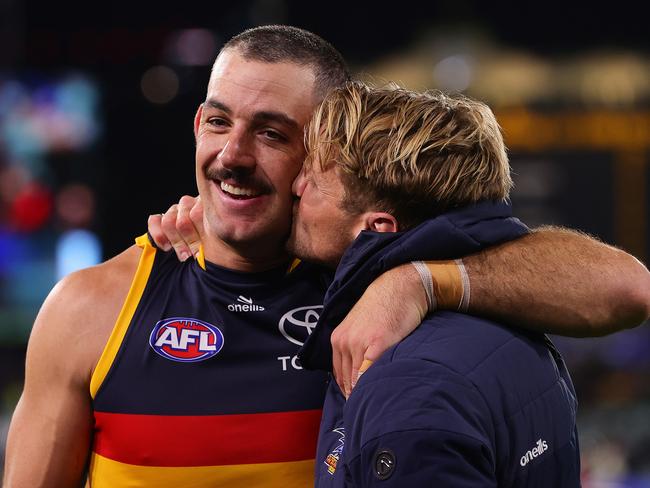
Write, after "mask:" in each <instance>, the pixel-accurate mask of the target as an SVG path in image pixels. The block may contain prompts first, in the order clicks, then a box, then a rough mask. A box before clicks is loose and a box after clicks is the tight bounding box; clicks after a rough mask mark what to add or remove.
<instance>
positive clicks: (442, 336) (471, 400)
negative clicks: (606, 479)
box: [289, 83, 580, 488]
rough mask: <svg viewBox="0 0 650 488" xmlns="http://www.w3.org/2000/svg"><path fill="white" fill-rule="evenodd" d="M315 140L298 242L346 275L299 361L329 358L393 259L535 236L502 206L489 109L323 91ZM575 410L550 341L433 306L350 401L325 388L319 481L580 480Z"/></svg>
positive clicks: (446, 255)
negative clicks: (346, 319)
mask: <svg viewBox="0 0 650 488" xmlns="http://www.w3.org/2000/svg"><path fill="white" fill-rule="evenodd" d="M308 135H309V138H308V149H309V151H310V152H309V154H310V155H309V157H308V158H307V161H306V163H305V170H304V171H303V174H302V175H301V176H300V177H299V178H298V179H297V180H296V183H295V184H294V192H295V194H296V196H297V197H298V198H299V200H298V202H297V205H296V206H297V209H296V210H297V211H296V214H295V218H294V226H293V232H292V234H291V238H290V239H289V242H290V246H291V247H292V249H293V250H294V251H295V253H296V254H297V255H298V256H300V257H303V258H305V259H311V260H317V259H320V260H323V261H324V262H326V263H327V264H329V265H333V266H336V265H338V268H337V271H336V275H335V277H334V282H333V284H332V286H331V287H330V288H329V290H328V292H327V295H326V298H325V303H324V309H323V312H322V314H321V317H320V321H319V325H318V327H317V328H316V330H315V331H314V333H313V334H312V335H311V336H310V338H309V339H308V341H307V343H306V345H305V347H304V348H303V351H301V359H302V360H303V364H305V365H312V364H318V358H319V356H320V357H321V358H322V357H323V356H327V355H328V351H329V342H330V337H329V335H330V333H331V331H332V329H333V328H334V327H336V324H337V323H338V321H339V320H340V318H341V317H342V316H344V315H345V314H346V313H347V312H348V311H349V310H350V309H351V307H352V306H353V305H354V303H355V301H356V300H357V298H358V297H359V296H360V295H361V293H362V291H361V290H363V289H364V287H365V286H367V284H368V283H370V282H371V281H372V280H373V279H374V278H376V277H377V276H379V275H380V274H381V273H382V272H383V271H385V270H386V269H389V268H390V267H391V266H395V265H399V264H402V263H404V262H408V261H409V260H411V259H417V258H418V257H419V256H420V255H421V254H422V253H423V252H425V251H427V252H435V253H437V256H436V257H438V258H440V259H455V258H461V257H463V256H464V255H466V254H468V253H474V252H477V251H480V250H481V249H483V248H485V247H488V246H493V245H497V244H502V243H504V242H508V241H511V240H514V239H517V238H519V237H521V236H522V235H525V234H527V233H528V229H527V228H526V227H525V226H524V225H523V224H521V223H520V222H518V221H517V220H516V219H513V218H512V217H511V214H510V208H509V206H508V205H507V204H506V203H505V202H506V200H507V198H508V195H509V192H510V188H511V186H512V181H511V179H510V169H509V165H508V159H507V156H506V152H505V147H504V145H503V139H502V137H501V134H500V131H499V126H498V124H497V122H496V120H495V119H494V116H493V115H492V112H491V111H490V110H489V108H488V107H487V106H485V105H484V104H482V103H479V102H475V101H473V100H470V99H468V98H464V97H461V96H454V97H450V96H446V95H443V94H441V93H427V94H417V93H414V92H409V91H406V90H401V89H371V88H368V87H366V86H364V85H362V84H359V83H350V84H349V85H348V86H347V87H346V88H343V89H339V90H335V91H334V92H333V93H331V94H330V95H329V96H328V97H327V98H326V99H325V101H324V102H323V104H322V105H321V106H320V107H319V109H318V110H317V112H316V114H315V115H314V118H313V120H312V122H311V126H310V128H308ZM419 224H421V225H419ZM399 231H402V232H399ZM403 231H406V232H403ZM418 265H419V266H422V264H421V263H419V264H418ZM322 351H325V352H324V353H323V352H322ZM576 407H577V402H576V397H575V392H574V390H573V386H572V384H571V379H570V377H569V373H568V371H567V370H566V367H565V365H564V362H563V360H562V358H561V356H560V355H559V353H558V352H557V350H556V349H555V348H554V347H553V345H552V344H551V342H550V340H549V339H548V338H547V337H546V336H545V335H543V334H533V333H529V332H524V331H522V330H521V329H513V328H508V327H505V326H503V325H501V324H499V323H497V322H493V321H488V320H483V319H479V318H476V317H472V316H469V315H462V314H459V313H454V312H439V313H435V314H432V315H429V316H427V317H426V318H425V319H424V320H423V322H422V324H421V325H420V326H419V327H418V329H417V330H416V331H415V332H413V333H412V334H411V335H409V336H408V337H407V338H405V339H404V340H403V341H402V342H400V343H399V344H398V345H396V346H394V347H393V348H391V349H389V350H388V351H386V352H385V353H384V354H383V355H382V356H381V357H380V358H379V360H378V361H377V362H376V363H375V364H374V365H373V366H372V367H370V369H369V370H368V371H367V372H366V373H365V374H364V375H363V376H362V377H361V378H360V380H359V382H358V384H357V386H356V388H355V389H354V391H353V392H352V394H351V396H350V397H349V399H348V400H347V402H346V400H345V398H344V394H343V392H342V391H341V390H340V389H339V387H338V385H336V383H334V382H332V384H331V385H330V389H329V391H328V395H327V398H326V400H325V407H324V410H323V420H322V424H321V431H320V437H319V448H318V454H317V458H316V460H317V468H316V473H317V474H316V486H319V487H329V486H332V487H343V486H355V487H370V486H383V487H403V486H463V487H477V488H478V487H481V488H483V487H490V486H493V487H496V486H500V487H533V486H540V487H547V486H553V487H556V488H562V487H567V488H569V487H579V486H580V456H579V450H578V439H577V433H576V418H575V415H576Z"/></svg>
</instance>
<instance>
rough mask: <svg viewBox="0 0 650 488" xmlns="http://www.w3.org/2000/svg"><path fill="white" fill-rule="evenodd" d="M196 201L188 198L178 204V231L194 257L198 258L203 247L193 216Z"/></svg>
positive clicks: (183, 198)
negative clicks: (197, 255)
mask: <svg viewBox="0 0 650 488" xmlns="http://www.w3.org/2000/svg"><path fill="white" fill-rule="evenodd" d="M195 200H196V199H195V198H192V197H188V196H184V197H182V198H181V199H180V201H179V202H178V213H177V215H176V230H177V231H178V234H179V235H180V237H181V239H182V240H183V242H184V245H185V247H186V248H187V249H189V252H190V254H191V255H192V256H196V254H197V253H198V252H199V247H200V246H201V237H200V236H199V232H198V231H197V229H196V227H195V224H194V220H193V219H192V216H191V212H192V209H193V208H194V204H195ZM201 218H202V217H201Z"/></svg>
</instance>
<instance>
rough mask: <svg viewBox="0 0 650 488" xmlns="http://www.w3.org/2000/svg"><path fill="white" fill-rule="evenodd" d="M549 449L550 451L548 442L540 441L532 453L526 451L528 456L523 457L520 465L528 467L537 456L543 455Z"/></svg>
mask: <svg viewBox="0 0 650 488" xmlns="http://www.w3.org/2000/svg"><path fill="white" fill-rule="evenodd" d="M547 449H548V444H547V443H546V441H543V440H542V439H539V440H538V441H537V445H536V446H535V447H533V448H532V449H531V450H530V451H526V454H524V455H523V456H521V460H520V461H519V464H521V465H522V466H526V465H527V464H528V463H529V462H531V461H532V460H533V459H535V458H536V457H537V456H539V455H540V454H543V453H544V451H546V450H547Z"/></svg>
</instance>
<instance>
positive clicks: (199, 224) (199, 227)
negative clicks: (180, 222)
mask: <svg viewBox="0 0 650 488" xmlns="http://www.w3.org/2000/svg"><path fill="white" fill-rule="evenodd" d="M190 219H191V220H192V224H193V225H194V228H195V229H196V232H197V234H198V235H199V239H203V236H204V235H205V230H204V228H203V202H202V201H201V197H200V196H198V197H196V198H195V199H194V205H193V206H192V208H191V209H190Z"/></svg>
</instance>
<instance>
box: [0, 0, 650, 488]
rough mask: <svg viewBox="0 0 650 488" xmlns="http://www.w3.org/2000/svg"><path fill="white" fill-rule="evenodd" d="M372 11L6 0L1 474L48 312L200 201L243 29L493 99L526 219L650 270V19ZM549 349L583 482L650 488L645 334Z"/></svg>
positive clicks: (457, 6) (408, 80)
mask: <svg viewBox="0 0 650 488" xmlns="http://www.w3.org/2000/svg"><path fill="white" fill-rule="evenodd" d="M377 5H378V4H377V3H371V2H349V1H346V2H344V1H341V0H330V1H329V2H327V3H318V4H316V3H311V2H300V1H292V0H250V1H240V2H230V3H228V4H227V5H223V4H221V2H214V3H212V4H210V5H209V6H206V5H202V4H199V3H198V2H196V3H193V2H180V3H178V4H169V5H164V4H162V3H157V4H154V3H150V4H145V3H141V2H131V3H130V4H127V3H120V2H117V3H115V2H110V4H109V3H108V2H107V3H106V5H100V4H96V3H91V2H86V3H84V4H77V5H74V4H72V3H65V4H62V3H59V2H44V1H35V0H26V1H20V0H0V46H2V47H1V48H0V466H1V465H2V464H3V463H2V462H3V458H4V444H5V440H6V432H7V428H8V424H9V420H10V417H11V414H12V411H13V408H14V406H15V403H16V401H17V399H18V397H19V394H20V391H21V388H22V378H23V372H24V352H25V344H26V341H27V338H28V335H29V331H30V328H31V324H32V321H33V319H34V317H35V315H36V313H37V311H38V307H39V305H40V304H41V302H42V300H43V299H44V298H45V296H46V294H47V293H48V291H49V290H50V289H51V287H52V286H53V284H54V283H55V282H56V281H57V280H58V279H59V278H61V277H62V276H64V275H65V274H67V273H69V272H71V271H72V270H74V269H77V268H79V267H84V266H88V265H91V264H94V263H97V262H99V261H101V260H103V259H106V258H109V257H111V256H113V255H115V254H116V253H118V252H119V251H121V250H122V249H124V248H126V247H127V246H129V245H130V244H131V242H132V238H133V237H134V236H136V235H138V234H140V233H142V232H143V231H144V229H145V225H146V218H147V215H149V214H150V213H156V212H160V211H163V210H165V209H166V208H167V207H168V206H169V205H170V204H172V203H173V202H175V201H177V199H178V197H179V196H180V195H182V194H184V193H188V194H194V193H195V185H194V176H193V174H194V170H193V136H192V130H191V129H192V117H193V115H194V111H195V109H196V106H197V104H198V103H200V102H201V101H202V97H203V96H204V90H205V86H206V82H207V80H208V76H209V70H210V65H211V62H212V60H213V58H214V56H215V53H216V51H217V50H218V49H219V47H220V45H221V44H222V43H223V42H224V41H225V40H227V39H228V38H229V37H230V36H232V35H233V34H236V33H238V32H239V31H241V30H242V29H244V28H247V27H252V26H255V25H260V24H266V23H288V24H293V25H297V26H300V27H304V28H307V29H310V30H312V31H314V32H316V33H318V34H320V35H322V36H323V37H325V38H326V39H328V40H329V41H331V42H332V43H333V44H334V45H335V46H336V47H337V48H338V49H339V50H341V52H342V53H343V55H344V56H345V57H346V58H347V59H348V61H349V63H350V65H351V67H352V68H353V70H354V72H355V73H357V74H358V75H359V76H361V77H363V78H366V79H368V78H369V79H372V80H375V81H378V82H382V81H385V80H395V81H398V82H400V83H402V84H404V85H406V86H408V87H410V88H415V89H425V88H440V89H443V90H448V91H462V92H465V93H467V94H469V95H471V96H474V97H477V98H479V99H482V100H484V101H487V102H488V103H489V104H490V105H491V106H492V107H493V109H494V110H495V112H496V114H497V118H498V119H499V121H500V123H501V125H502V127H503V130H504V133H505V139H506V143H507V144H508V147H509V149H510V154H511V160H512V166H513V170H514V172H515V182H516V189H515V191H514V196H513V204H514V208H515V212H516V213H517V214H518V215H519V216H520V217H521V218H522V219H524V220H525V221H526V222H527V223H528V224H530V225H539V224H556V225H565V226H569V227H573V228H577V229H581V230H583V231H585V232H588V233H590V234H593V235H595V236H598V237H599V238H601V239H602V240H604V241H605V242H608V243H611V244H614V245H617V246H620V247H621V248H623V249H626V250H627V251H629V252H631V253H632V254H634V255H635V256H637V257H638V258H639V259H641V260H642V261H644V262H646V260H647V259H648V257H649V256H650V227H649V225H648V209H649V208H650V192H649V191H648V188H649V187H650V170H649V166H650V164H649V162H650V57H649V56H648V55H649V53H650V35H648V33H647V22H646V21H645V20H644V16H643V15H642V14H641V12H640V11H639V10H638V8H637V7H634V5H633V4H632V3H631V2H629V3H628V2H620V1H619V2H616V3H615V4H607V5H603V6H597V5H596V4H587V3H584V4H576V3H571V2H544V3H534V4H530V5H524V4H523V3H510V4H502V3H501V4H498V5H495V4H494V2H478V1H469V0H454V1H451V0H446V1H442V2H430V3H429V4H426V5H425V4H420V2H414V1H410V0H403V1H401V2H398V3H396V4H395V5H394V6H393V7H392V8H391V9H383V10H379V9H378V7H377ZM88 319H89V320H92V317H89V318H88ZM555 340H556V343H557V344H558V346H559V347H560V349H561V350H562V351H563V353H564V355H565V357H566V359H567V362H568V363H569V365H570V369H571V371H572V374H573V377H574V380H575V383H576V388H577V390H578V395H579V400H580V411H579V428H580V433H581V443H582V454H583V471H584V473H583V479H584V481H583V486H585V487H586V488H591V487H608V488H614V487H641V486H646V487H647V486H650V327H648V326H647V324H646V325H645V326H642V327H639V328H637V329H634V330H630V331H625V332H621V333H619V334H615V335H612V336H609V337H605V338H599V339H580V340H578V339H565V338H556V339H555ZM61 353H62V354H65V352H64V351H62V352H61ZM0 478H1V476H0Z"/></svg>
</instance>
